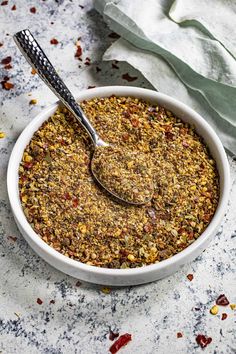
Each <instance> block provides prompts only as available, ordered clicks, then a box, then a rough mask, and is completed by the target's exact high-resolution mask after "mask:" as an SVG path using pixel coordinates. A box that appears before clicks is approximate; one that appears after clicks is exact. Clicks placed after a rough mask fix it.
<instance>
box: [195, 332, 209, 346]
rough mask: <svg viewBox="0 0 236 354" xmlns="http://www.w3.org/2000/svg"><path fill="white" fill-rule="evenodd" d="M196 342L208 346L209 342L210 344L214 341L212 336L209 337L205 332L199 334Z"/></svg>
mask: <svg viewBox="0 0 236 354" xmlns="http://www.w3.org/2000/svg"><path fill="white" fill-rule="evenodd" d="M196 342H197V344H198V345H200V346H201V347H202V348H206V346H208V344H210V343H211V342H212V338H211V337H207V336H205V335H203V334H198V336H197V337H196Z"/></svg>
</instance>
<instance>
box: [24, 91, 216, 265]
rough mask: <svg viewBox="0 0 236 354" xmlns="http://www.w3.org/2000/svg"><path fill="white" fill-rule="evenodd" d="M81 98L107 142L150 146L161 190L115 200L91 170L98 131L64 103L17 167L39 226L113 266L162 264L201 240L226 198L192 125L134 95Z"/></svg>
mask: <svg viewBox="0 0 236 354" xmlns="http://www.w3.org/2000/svg"><path fill="white" fill-rule="evenodd" d="M81 106H82V108H83V110H84V112H85V113H86V114H87V116H88V117H89V119H90V120H91V122H92V124H93V125H94V127H95V128H96V130H97V132H98V133H99V135H100V136H101V138H102V139H103V140H104V141H107V142H108V143H110V144H112V145H115V146H117V147H120V148H125V149H129V150H131V151H139V152H140V153H142V154H146V156H147V159H149V160H150V161H151V162H152V164H153V166H154V167H153V181H154V194H153V197H152V199H151V201H150V202H148V203H147V204H145V205H142V206H131V205H127V204H121V203H119V202H117V201H116V200H115V199H114V200H113V199H112V198H111V196H110V195H109V193H107V192H106V191H104V190H103V189H102V188H101V187H100V186H99V185H98V184H97V183H96V182H95V180H94V178H93V177H92V174H91V170H90V160H91V157H92V154H93V146H92V143H91V141H90V138H89V137H88V135H87V133H86V132H85V131H84V129H83V128H82V127H81V126H80V124H79V123H78V122H77V121H76V119H75V118H74V117H73V116H72V115H71V114H70V113H69V112H68V111H67V110H66V109H65V108H59V109H58V110H57V112H56V113H55V114H54V115H53V116H52V117H50V119H49V120H48V121H46V122H44V123H43V125H42V126H41V128H40V129H39V130H38V131H37V132H36V133H35V134H34V136H33V137H32V139H31V141H30V143H29V144H28V146H27V147H26V149H25V152H24V154H23V157H22V162H21V165H20V169H19V190H20V198H21V202H22V206H23V210H24V212H25V215H26V217H27V219H28V221H29V222H30V224H31V225H32V227H33V229H34V230H35V232H36V233H37V234H38V235H39V236H40V237H41V238H42V239H43V240H44V241H45V242H46V243H47V244H49V245H50V246H51V247H53V248H54V249H56V250H57V251H59V252H61V253H62V254H64V255H66V256H68V257H70V258H73V259H75V260H78V261H81V262H84V263H86V264H89V265H94V266H100V267H109V268H133V267H139V266H143V265H148V264H151V263H155V262H159V261H162V260H164V259H166V258H169V257H171V256H173V255H174V254H176V253H178V252H180V251H181V250H183V249H184V248H186V247H187V246H188V245H190V244H191V243H192V242H194V240H196V239H197V238H198V237H199V235H200V234H201V233H202V232H203V231H204V229H205V228H206V227H207V225H208V224H209V222H210V221H211V219H212V217H213V215H214V213H215V210H216V207H217V204H218V199H219V177H218V173H217V169H216V164H215V162H214V160H213V159H212V157H211V156H210V154H209V152H208V149H207V147H206V146H205V144H204V142H203V141H202V139H201V138H200V137H199V136H198V135H197V133H196V132H195V130H194V128H193V127H190V125H189V124H187V123H184V122H182V121H181V120H180V119H179V118H177V117H175V116H174V115H173V114H172V113H171V112H169V111H166V110H165V109H164V108H162V107H159V106H156V105H154V106H153V105H151V104H149V103H148V102H145V101H142V100H139V99H136V98H132V97H115V96H111V97H109V98H94V99H92V100H89V101H83V102H81Z"/></svg>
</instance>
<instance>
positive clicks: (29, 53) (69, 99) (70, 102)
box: [13, 29, 105, 146]
mask: <svg viewBox="0 0 236 354" xmlns="http://www.w3.org/2000/svg"><path fill="white" fill-rule="evenodd" d="M13 38H14V40H15V42H16V44H17V46H18V47H19V49H20V51H21V52H22V54H23V55H24V57H25V58H26V60H27V61H28V62H29V64H30V65H31V66H32V67H33V68H34V69H35V70H36V71H37V73H38V75H39V76H40V77H41V79H42V80H43V81H44V82H45V83H46V85H47V86H48V87H49V88H50V89H51V90H52V91H53V92H54V94H55V95H56V96H57V97H58V98H59V100H60V101H61V102H62V103H63V104H64V105H65V106H66V107H67V108H68V109H69V110H70V111H71V112H72V113H73V114H74V115H75V117H76V118H77V119H78V120H79V121H80V123H81V124H82V125H83V126H84V127H85V129H86V130H87V132H88V133H89V135H90V136H91V138H92V141H93V143H94V144H95V146H96V145H105V143H104V142H103V140H102V139H101V138H100V137H99V136H98V134H97V132H96V131H95V129H94V128H93V126H92V125H91V123H90V122H89V120H88V118H87V117H86V116H85V114H84V112H83V111H82V109H81V108H80V106H79V104H78V103H77V102H76V101H75V99H74V97H73V95H72V94H71V92H70V90H69V89H68V88H67V86H66V85H65V83H64V82H63V81H62V79H61V78H60V77H59V75H58V74H57V72H56V70H55V69H54V67H53V65H52V64H51V62H50V61H49V59H48V58H47V56H46V54H45V53H44V51H43V50H42V48H41V47H40V45H39V44H38V42H37V41H36V40H35V38H34V36H33V35H32V34H31V32H30V31H29V30H28V29H25V30H22V31H20V32H17V33H16V34H15V35H14V36H13Z"/></svg>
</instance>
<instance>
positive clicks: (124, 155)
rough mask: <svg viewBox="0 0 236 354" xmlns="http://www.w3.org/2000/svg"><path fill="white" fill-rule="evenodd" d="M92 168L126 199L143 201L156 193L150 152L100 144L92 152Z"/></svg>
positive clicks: (148, 199)
mask: <svg viewBox="0 0 236 354" xmlns="http://www.w3.org/2000/svg"><path fill="white" fill-rule="evenodd" d="M91 170H92V172H93V174H94V176H95V177H96V178H97V180H98V181H99V182H100V183H101V184H102V186H103V187H105V188H106V190H108V191H109V192H111V193H112V194H113V195H115V196H116V197H118V198H120V199H122V200H123V201H126V202H128V203H133V204H144V203H146V202H148V201H150V200H151V198H152V196H153V192H154V184H153V166H152V160H151V159H149V156H147V153H142V152H140V151H139V150H136V151H132V150H129V149H126V148H124V147H122V148H120V147H117V146H100V147H98V148H96V150H95V153H94V155H93V158H92V161H91Z"/></svg>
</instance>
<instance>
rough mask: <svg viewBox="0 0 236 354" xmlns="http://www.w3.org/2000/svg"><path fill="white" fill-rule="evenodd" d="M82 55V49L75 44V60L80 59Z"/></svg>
mask: <svg viewBox="0 0 236 354" xmlns="http://www.w3.org/2000/svg"><path fill="white" fill-rule="evenodd" d="M81 55H82V47H81V45H80V44H79V43H77V44H76V52H75V58H78V59H79V58H80V57H81Z"/></svg>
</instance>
